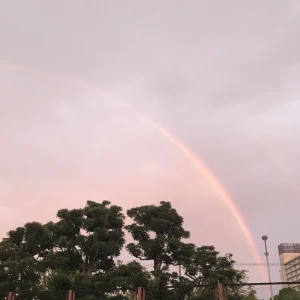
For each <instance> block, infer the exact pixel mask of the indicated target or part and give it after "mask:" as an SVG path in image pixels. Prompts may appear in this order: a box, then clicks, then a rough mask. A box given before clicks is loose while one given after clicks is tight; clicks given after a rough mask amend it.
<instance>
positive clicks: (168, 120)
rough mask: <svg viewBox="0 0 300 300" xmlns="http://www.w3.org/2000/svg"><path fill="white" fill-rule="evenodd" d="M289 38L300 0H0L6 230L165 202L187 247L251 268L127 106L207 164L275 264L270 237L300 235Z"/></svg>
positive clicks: (238, 236)
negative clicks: (90, 204)
mask: <svg viewBox="0 0 300 300" xmlns="http://www.w3.org/2000/svg"><path fill="white" fill-rule="evenodd" d="M299 31H300V3H299V2H298V1H296V0H295V1H263V2H262V1H224V2H222V1H199V0H198V1H192V0H190V1H171V0H165V1H137V0H136V1H134V0H131V1H102V0H97V1H96V0H95V1H93V0H89V1H75V0H64V1H46V0H44V1H38V0H36V1H33V0H27V1H16V0H10V1H2V2H1V3H0V37H1V45H0V61H1V64H0V139H1V150H0V215H1V218H0V233H1V235H2V236H4V235H5V233H6V232H7V231H8V230H9V229H11V228H13V227H15V226H19V225H22V224H23V223H24V222H27V221H31V220H37V221H41V222H44V221H48V220H51V219H53V218H54V217H55V212H56V210H57V209H59V208H62V207H70V208H71V207H79V206H83V205H84V203H85V201H86V200H88V199H92V200H95V201H101V200H104V199H108V200H110V201H111V202H113V203H116V204H120V205H123V206H124V207H125V209H126V208H129V207H131V206H133V205H142V204H145V203H158V202H159V201H161V200H167V201H172V203H173V204H174V206H175V207H176V208H177V209H178V210H179V212H180V213H181V214H182V215H183V216H184V217H185V220H186V227H187V228H188V229H189V230H190V231H191V233H192V239H193V241H194V242H196V243H197V244H199V245H202V244H214V245H216V247H217V248H218V249H219V250H220V251H221V252H222V253H224V252H226V251H230V252H232V253H233V254H234V255H235V258H236V260H237V261H238V262H255V261H254V260H255V258H254V256H253V253H252V252H251V250H250V249H249V245H248V243H247V240H246V239H245V237H244V236H243V233H242V232H241V230H240V229H239V228H238V227H237V223H236V222H235V220H234V218H233V216H232V214H231V212H230V211H229V209H228V207H227V206H226V205H225V204H224V202H223V201H222V199H221V198H220V196H219V195H218V193H217V192H216V191H215V190H214V189H213V187H212V186H211V185H210V184H209V182H208V181H207V179H206V178H205V176H204V175H203V174H202V173H201V172H199V171H198V170H197V169H196V168H195V167H194V166H193V164H191V162H190V161H189V160H188V159H187V158H186V157H185V156H184V155H183V154H182V153H181V152H180V151H179V150H178V149H177V148H176V147H175V146H174V145H172V143H170V142H169V141H168V140H167V139H166V138H165V137H164V136H163V135H161V133H159V132H158V131H157V130H156V129H155V128H153V127H151V126H149V124H147V123H145V122H143V120H142V118H141V115H139V114H138V113H136V109H137V110H138V111H140V112H141V113H142V114H144V115H147V116H148V117H150V118H151V119H152V120H153V121H155V122H158V123H159V124H161V125H162V126H163V127H165V128H166V129H167V130H169V131H170V132H171V133H172V134H173V135H175V136H176V137H178V139H180V140H181V141H182V142H183V143H184V144H186V145H187V146H188V147H189V148H190V149H191V150H192V151H193V152H194V153H195V154H196V155H197V156H199V158H201V159H202V160H203V161H204V162H205V163H206V165H207V166H209V168H210V169H211V170H212V171H213V173H214V174H215V175H216V176H217V177H218V178H219V179H220V181H221V182H222V184H223V185H224V186H225V187H226V189H227V190H228V192H229V193H230V194H231V195H232V198H233V199H234V201H235V203H236V204H237V206H238V207H239V209H240V210H241V213H242V214H243V216H244V217H245V219H246V221H247V223H248V225H249V228H250V230H251V231H252V233H253V235H254V237H255V240H256V242H257V244H258V247H259V251H261V253H263V245H262V241H261V235H262V234H268V235H269V237H270V239H269V243H270V260H271V261H272V262H276V263H277V262H278V263H279V260H278V252H277V246H278V244H280V243H282V242H300V237H299V232H298V231H299V230H298V228H299V216H298V215H299V213H298V212H299V203H300V202H299V200H298V199H299V196H300V191H299V188H298V186H297V181H296V179H297V178H299V176H300V166H299V163H298V153H299V151H300V139H299V138H300V119H299V117H298V116H299V112H300V101H299V96H300V85H299V78H300V76H299V75H300V38H299V36H300V35H299ZM132 107H134V108H135V109H133V108H132ZM208 228H209V230H208ZM229 233H230V234H229ZM229 237H230V238H229ZM278 270H279V266H278V267H273V269H272V273H273V274H272V275H273V278H274V279H275V280H277V279H278V277H279V276H278ZM249 271H250V273H249V277H250V279H251V280H252V281H263V280H264V279H263V278H262V277H261V275H260V273H259V272H258V268H257V267H251V268H249Z"/></svg>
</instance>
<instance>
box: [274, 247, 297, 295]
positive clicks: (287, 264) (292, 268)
mask: <svg viewBox="0 0 300 300" xmlns="http://www.w3.org/2000/svg"><path fill="white" fill-rule="evenodd" d="M278 252H279V259H280V279H281V281H282V282H300V244H295V243H284V244H280V245H279V246H278ZM290 287H293V288H295V290H297V291H299V292H300V285H299V284H291V285H290Z"/></svg>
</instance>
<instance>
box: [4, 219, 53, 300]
mask: <svg viewBox="0 0 300 300" xmlns="http://www.w3.org/2000/svg"><path fill="white" fill-rule="evenodd" d="M51 248H52V240H51V234H50V232H49V231H48V230H47V228H46V227H45V226H43V225H42V224H40V223H38V222H31V223H27V224H25V225H24V227H18V228H16V229H15V230H11V231H9V233H8V237H7V238H5V239H3V240H2V242H1V243H0V291H1V292H5V293H6V292H8V291H15V292H18V293H22V292H23V291H24V290H26V291H30V290H36V289H38V288H39V285H40V281H41V278H42V274H43V273H44V272H45V270H46V268H45V264H44V257H45V256H46V255H47V253H48V252H49V251H50V249H51ZM27 297H30V296H29V295H27V296H21V297H19V298H20V299H21V298H23V299H26V298H27Z"/></svg>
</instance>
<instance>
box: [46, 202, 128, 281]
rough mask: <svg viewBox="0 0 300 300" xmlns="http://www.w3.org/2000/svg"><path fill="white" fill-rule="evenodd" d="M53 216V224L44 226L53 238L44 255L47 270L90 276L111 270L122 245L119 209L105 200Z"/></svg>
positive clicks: (65, 210)
mask: <svg viewBox="0 0 300 300" xmlns="http://www.w3.org/2000/svg"><path fill="white" fill-rule="evenodd" d="M57 217H58V218H59V221H58V222H57V223H48V224H47V228H49V230H50V231H51V232H52V233H53V239H54V248H53V251H52V252H51V253H50V255H48V266H49V268H50V269H52V270H59V269H63V270H65V271H68V272H70V273H72V272H73V273H74V272H76V271H79V272H82V273H85V274H87V275H88V276H91V275H92V274H93V273H101V272H104V271H107V270H109V269H111V268H113V267H114V258H115V257H117V256H119V255H120V251H121V249H122V247H123V245H124V243H125V240H124V232H123V226H124V215H123V214H122V208H121V207H119V206H115V205H111V204H110V202H109V201H103V202H102V203H97V202H93V201H87V204H86V206H85V207H84V208H83V209H72V210H68V209H62V210H59V211H58V213H57Z"/></svg>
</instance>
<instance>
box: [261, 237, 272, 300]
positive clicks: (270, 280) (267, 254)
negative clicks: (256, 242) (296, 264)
mask: <svg viewBox="0 0 300 300" xmlns="http://www.w3.org/2000/svg"><path fill="white" fill-rule="evenodd" d="M261 238H262V240H263V241H264V242H265V251H266V252H265V256H266V259H267V266H268V274H269V282H270V293H271V300H274V295H273V287H272V284H271V282H272V279H271V272H270V264H269V253H268V248H267V239H268V236H267V235H263V236H262V237H261Z"/></svg>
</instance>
